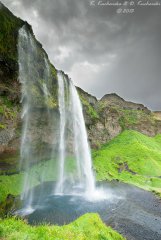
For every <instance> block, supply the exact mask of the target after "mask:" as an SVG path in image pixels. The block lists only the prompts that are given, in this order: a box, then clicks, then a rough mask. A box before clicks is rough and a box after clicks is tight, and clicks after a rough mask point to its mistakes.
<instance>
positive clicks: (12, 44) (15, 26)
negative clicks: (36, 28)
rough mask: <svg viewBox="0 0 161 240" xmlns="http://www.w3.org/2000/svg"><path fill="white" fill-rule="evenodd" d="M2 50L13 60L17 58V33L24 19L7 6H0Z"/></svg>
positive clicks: (0, 46) (0, 49) (0, 42)
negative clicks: (16, 15) (15, 14)
mask: <svg viewBox="0 0 161 240" xmlns="http://www.w3.org/2000/svg"><path fill="white" fill-rule="evenodd" d="M0 23H1V24H0V52H1V54H3V55H4V56H5V58H9V59H12V60H16V58H17V33H18V30H19V28H20V27H21V26H22V25H23V21H22V20H21V19H19V18H17V17H15V16H14V15H13V14H12V13H11V12H10V11H9V10H8V9H7V8H4V7H1V8H0Z"/></svg>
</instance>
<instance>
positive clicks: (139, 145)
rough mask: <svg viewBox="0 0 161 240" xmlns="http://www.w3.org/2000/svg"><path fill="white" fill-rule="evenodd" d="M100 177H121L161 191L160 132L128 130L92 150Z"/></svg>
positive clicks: (126, 180)
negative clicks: (145, 132)
mask: <svg viewBox="0 0 161 240" xmlns="http://www.w3.org/2000/svg"><path fill="white" fill-rule="evenodd" d="M93 157H94V166H95V170H96V172H97V179H98V180H106V179H108V180H112V179H118V180H120V181H123V182H127V183H131V184H134V185H136V186H138V187H141V188H144V189H147V190H155V191H157V192H161V178H160V176H161V135H158V136H156V137H155V138H151V137H147V136H145V135H143V134H141V133H139V132H136V131H132V130H126V131H124V132H122V133H121V134H120V135H119V136H117V137H116V138H114V139H113V140H112V141H110V142H109V143H108V144H105V145H104V146H103V147H102V148H101V149H100V150H97V151H95V152H94V153H93Z"/></svg>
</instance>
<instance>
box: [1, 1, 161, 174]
mask: <svg viewBox="0 0 161 240" xmlns="http://www.w3.org/2000/svg"><path fill="white" fill-rule="evenodd" d="M0 22H1V24H0V159H1V160H0V168H1V173H10V174H11V173H13V172H15V171H17V170H16V169H17V163H18V158H19V148H20V136H21V128H22V126H21V122H22V121H21V103H20V99H21V84H20V82H19V79H18V51H17V43H18V31H19V29H20V28H21V27H22V26H24V25H25V27H26V28H27V30H28V32H29V33H30V34H31V36H32V38H33V39H34V42H35V44H36V48H37V61H34V62H33V76H32V77H33V81H32V84H31V86H30V94H31V97H32V98H33V101H34V103H35V106H34V109H33V115H32V116H33V126H32V127H31V132H32V135H33V136H34V139H35V146H33V148H34V151H39V154H40V155H41V157H42V159H45V157H46V153H47V152H50V151H51V145H52V144H53V143H51V129H52V128H53V127H54V126H55V123H54V122H51V123H50V125H46V120H45V114H46V112H45V111H43V109H44V106H46V105H47V106H48V107H49V108H50V109H52V111H55V117H56V118H57V117H58V107H57V106H58V104H57V99H58V97H57V70H56V69H55V67H54V66H53V65H52V64H51V63H50V62H49V59H48V56H47V54H46V52H45V51H44V49H43V47H42V45H41V44H40V43H39V42H38V41H37V40H36V39H35V36H34V33H33V31H32V28H31V26H30V25H29V24H28V23H27V22H24V21H23V20H21V19H19V18H17V17H15V16H14V15H13V14H12V13H11V12H10V11H9V10H8V9H7V8H6V7H5V6H4V5H3V4H2V3H0ZM44 56H45V59H47V61H48V62H49V66H50V72H51V78H50V81H51V83H50V85H51V87H50V96H51V97H50V99H49V101H47V102H44V101H43V100H42V94H43V93H42V84H43V83H44V81H45V80H44V74H43V72H44ZM34 69H38V75H39V79H38V81H36V82H35V81H34V75H35V74H37V72H35V70H34ZM77 90H78V93H79V95H80V99H81V102H82V105H83V112H84V116H85V122H86V127H87V130H88V136H89V141H90V144H91V146H92V147H93V148H99V147H100V146H101V144H103V143H106V142H108V141H109V140H111V139H113V138H114V137H115V136H117V135H118V134H119V133H120V132H122V131H123V130H125V129H133V130H137V131H139V132H141V133H144V134H146V135H148V136H155V135H156V134H158V133H161V118H160V114H158V113H153V112H151V111H150V110H149V109H147V108H146V107H144V106H143V105H142V104H136V103H132V102H127V101H125V100H124V99H122V98H121V97H119V96H118V95H116V94H107V95H105V96H104V97H103V98H102V99H101V100H97V99H96V97H94V96H92V95H90V94H88V93H86V92H85V91H83V90H82V89H81V88H77ZM40 114H41V119H40V118H39V119H40V120H38V116H40ZM55 122H56V121H55ZM55 138H57V136H55ZM55 147H56V146H55Z"/></svg>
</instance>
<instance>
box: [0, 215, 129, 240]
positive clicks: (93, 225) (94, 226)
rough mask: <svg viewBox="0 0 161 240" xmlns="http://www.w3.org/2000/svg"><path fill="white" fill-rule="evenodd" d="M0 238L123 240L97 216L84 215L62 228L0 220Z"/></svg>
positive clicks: (15, 220) (23, 239)
mask: <svg viewBox="0 0 161 240" xmlns="http://www.w3.org/2000/svg"><path fill="white" fill-rule="evenodd" d="M0 238H1V239H7V240H14V239H19V240H26V239H28V240H33V239H35V240H36V239H39V240H50V239H55V240H72V239H73V240H76V239H77V240H91V239H94V240H124V239H125V238H123V237H122V236H121V235H120V234H118V233H117V232H116V231H114V230H113V229H112V228H111V227H107V226H106V225H105V224H104V223H103V222H102V221H101V219H100V217H99V216H98V214H93V213H90V214H85V215H83V216H81V217H80V218H78V219H77V220H76V221H74V222H72V223H70V224H68V225H64V226H61V227H60V226H49V225H41V226H37V227H34V226H29V225H27V224H26V223H25V222H24V221H22V220H20V219H16V218H8V219H4V220H0Z"/></svg>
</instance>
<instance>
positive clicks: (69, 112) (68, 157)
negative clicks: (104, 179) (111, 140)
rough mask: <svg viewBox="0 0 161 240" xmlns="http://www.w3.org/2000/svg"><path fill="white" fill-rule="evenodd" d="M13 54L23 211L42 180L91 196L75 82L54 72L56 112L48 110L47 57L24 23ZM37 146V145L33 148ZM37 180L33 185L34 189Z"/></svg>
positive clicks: (61, 190) (32, 203)
mask: <svg viewBox="0 0 161 240" xmlns="http://www.w3.org/2000/svg"><path fill="white" fill-rule="evenodd" d="M18 56H19V80H20V83H21V85H22V100H21V102H22V105H23V113H22V119H23V132H22V140H21V161H20V168H21V169H23V170H24V176H25V177H24V181H23V191H22V194H21V199H22V200H23V201H24V208H25V209H26V210H25V213H26V212H27V211H29V212H30V211H32V209H33V208H36V206H37V205H38V204H39V203H40V202H41V200H42V198H43V195H44V190H45V188H44V186H43V184H44V183H45V182H48V181H50V182H51V181H52V182H53V187H52V189H51V190H50V191H49V194H53V189H54V195H66V194H68V195H81V196H85V197H86V196H87V197H89V198H90V199H91V197H92V196H95V195H97V193H98V191H96V189H95V180H94V175H93V171H92V160H91V153H90V148H89V144H88V140H87V132H86V127H85V122H84V117H83V111H82V106H81V102H80V99H79V96H78V93H77V90H76V88H75V86H74V85H73V83H72V81H71V80H69V79H68V77H67V76H66V75H65V74H64V73H63V72H61V71H59V72H57V79H58V81H57V82H58V86H57V88H58V107H59V112H58V111H57V110H55V112H54V110H53V109H52V108H50V107H49V106H50V105H51V104H52V94H53V92H52V86H53V85H52V84H53V82H52V77H51V72H50V67H49V62H48V60H47V58H46V56H45V54H44V55H43V54H41V56H40V52H39V50H38V49H37V45H36V42H35V39H34V38H33V37H32V35H31V34H30V32H29V31H27V30H26V27H25V26H24V27H22V28H21V29H20V30H19V41H18ZM39 65H40V66H41V69H39V68H38V66H39ZM38 92H40V93H41V97H40V96H39V95H38ZM37 95H38V96H37ZM35 99H36V103H35ZM40 102H41V104H40ZM39 105H40V106H39ZM58 113H59V114H58ZM57 123H59V124H57ZM44 126H45V127H44ZM47 127H48V128H49V129H48V132H49V135H50V138H49V139H50V140H46V138H47V139H48V137H47V136H46V135H45V133H44V129H45V131H47ZM35 128H36V132H35ZM37 132H38V133H37ZM42 138H43V141H47V142H48V145H50V148H51V150H50V153H48V156H47V157H44V158H42V156H41V152H42V153H43V151H44V149H45V147H43V151H41V148H40V146H41V145H43V146H44V142H43V141H42ZM36 144H37V145H36ZM56 146H57V150H56V151H55V150H54V149H56ZM37 148H38V149H39V151H35V149H37ZM42 155H43V154H42ZM42 159H43V160H42ZM56 162H57V163H56ZM35 166H36V167H35ZM42 166H43V167H42ZM40 168H42V169H41V171H40ZM38 169H39V170H38ZM55 182H56V184H55ZM38 185H39V186H40V187H39V191H35V186H38ZM99 195H100V194H99ZM35 199H36V200H35Z"/></svg>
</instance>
